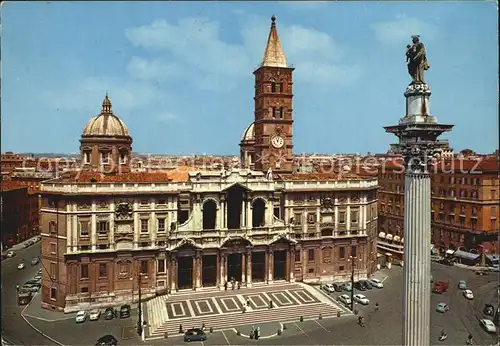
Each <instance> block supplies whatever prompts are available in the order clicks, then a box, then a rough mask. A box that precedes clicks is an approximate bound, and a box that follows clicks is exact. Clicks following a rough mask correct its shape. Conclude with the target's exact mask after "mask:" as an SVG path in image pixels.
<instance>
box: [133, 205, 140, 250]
mask: <svg viewBox="0 0 500 346" xmlns="http://www.w3.org/2000/svg"><path fill="white" fill-rule="evenodd" d="M133 208H134V209H133V210H134V214H133V217H134V224H133V225H134V226H133V228H134V230H133V231H134V244H133V248H134V250H136V249H138V248H139V236H140V233H141V220H140V219H139V213H138V212H137V211H138V209H139V203H138V202H137V201H134V204H133Z"/></svg>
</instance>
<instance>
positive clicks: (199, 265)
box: [194, 252, 203, 289]
mask: <svg viewBox="0 0 500 346" xmlns="http://www.w3.org/2000/svg"><path fill="white" fill-rule="evenodd" d="M195 261H196V270H195V281H194V283H195V285H194V286H195V289H198V288H201V287H202V286H203V283H202V275H203V272H202V271H203V257H202V256H201V253H199V252H197V253H196V255H195Z"/></svg>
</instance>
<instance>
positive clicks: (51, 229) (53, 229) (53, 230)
mask: <svg viewBox="0 0 500 346" xmlns="http://www.w3.org/2000/svg"><path fill="white" fill-rule="evenodd" d="M56 228H57V225H56V222H55V221H49V233H50V234H55V233H57V229H56Z"/></svg>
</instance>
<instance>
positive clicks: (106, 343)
mask: <svg viewBox="0 0 500 346" xmlns="http://www.w3.org/2000/svg"><path fill="white" fill-rule="evenodd" d="M95 345H96V346H117V345H118V340H116V338H115V337H114V336H113V335H109V334H108V335H104V336H103V337H100V338H99V340H97V342H96V344H95Z"/></svg>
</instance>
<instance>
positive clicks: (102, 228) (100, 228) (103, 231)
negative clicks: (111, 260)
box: [97, 221, 109, 235]
mask: <svg viewBox="0 0 500 346" xmlns="http://www.w3.org/2000/svg"><path fill="white" fill-rule="evenodd" d="M97 232H98V233H99V235H107V234H108V233H109V222H108V221H99V223H98V224H97Z"/></svg>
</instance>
